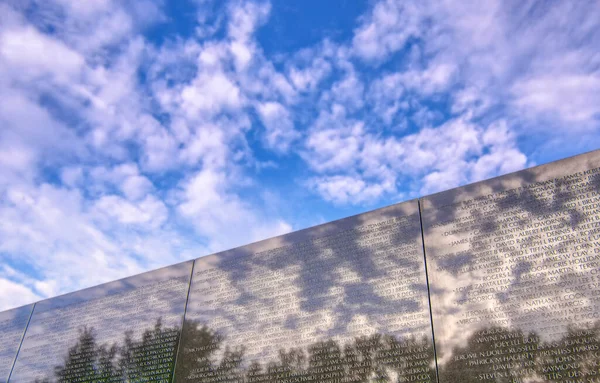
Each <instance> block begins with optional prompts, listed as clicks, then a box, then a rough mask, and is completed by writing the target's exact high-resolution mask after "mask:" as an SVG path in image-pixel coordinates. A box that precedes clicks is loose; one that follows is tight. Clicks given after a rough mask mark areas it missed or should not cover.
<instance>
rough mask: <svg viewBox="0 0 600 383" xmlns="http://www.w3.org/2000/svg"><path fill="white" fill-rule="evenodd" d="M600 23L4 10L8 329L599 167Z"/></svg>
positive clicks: (92, 0)
mask: <svg viewBox="0 0 600 383" xmlns="http://www.w3.org/2000/svg"><path fill="white" fill-rule="evenodd" d="M598 41H600V3H598V2H597V1H583V0H582V1H553V0H548V1H537V2H536V1H502V0H489V1H485V2H481V1H470V0H461V1H450V0H437V1H429V0H414V1H413V0H405V1H395V0H380V1H358V0H329V1H316V0H303V1H296V2H293V1H288V0H272V1H270V2H269V1H261V0H256V1H242V0H234V1H226V0H218V1H211V0H171V1H167V0H163V1H160V0H135V1H127V0H118V1H116V0H115V1H112V0H87V1H74V0H42V1H34V0H3V1H2V2H0V310H2V309H9V308H12V307H17V306H20V305H24V304H28V303H31V302H34V301H37V300H40V299H44V298H47V297H52V296H56V295H58V294H63V293H66V292H70V291H74V290H78V289H81V288H85V287H89V286H94V285H97V284H100V283H104V282H108V281H111V280H115V279H118V278H123V277H126V276H130V275H133V274H137V273H141V272H144V271H147V270H152V269H155V268H158V267H161V266H166V265H170V264H174V263H177V262H180V261H184V260H188V259H194V258H197V257H200V256H203V255H207V254H211V253H214V252H217V251H220V250H225V249H228V248H232V247H235V246H240V245H244V244H247V243H249V242H253V241H257V240H261V239H265V238H269V237H272V236H275V235H279V234H283V233H287V232H290V231H294V230H298V229H302V228H306V227H309V226H313V225H316V224H320V223H324V222H328V221H331V220H335V219H338V218H343V217H346V216H349V215H353V214H358V213H361V212H365V211H368V210H372V209H376V208H378V207H382V206H387V205H390V204H393V203H398V202H401V201H405V200H408V199H413V198H417V197H419V196H424V195H427V194H431V193H435V192H438V191H443V190H446V189H449V188H453V187H457V186H460V185H465V184H468V183H471V182H474V181H478V180H483V179H487V178H490V177H493V176H497V175H501V174H506V173H509V172H512V171H516V170H520V169H523V168H526V167H530V166H534V165H538V164H542V163H546V162H549V161H554V160H558V159H561V158H564V157H568V156H571V155H575V154H579V153H583V152H586V151H590V150H594V149H597V148H598V147H599V146H600V145H599V143H600V49H598Z"/></svg>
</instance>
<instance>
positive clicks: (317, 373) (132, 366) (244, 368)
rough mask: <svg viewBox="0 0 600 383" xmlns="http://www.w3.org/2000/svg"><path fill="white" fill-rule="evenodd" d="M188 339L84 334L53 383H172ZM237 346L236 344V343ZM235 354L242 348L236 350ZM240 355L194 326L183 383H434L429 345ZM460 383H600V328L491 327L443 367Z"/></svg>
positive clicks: (375, 339) (372, 341) (393, 341)
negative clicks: (553, 334) (559, 331)
mask: <svg viewBox="0 0 600 383" xmlns="http://www.w3.org/2000/svg"><path fill="white" fill-rule="evenodd" d="M178 340H179V331H178V330H177V329H176V328H167V327H163V326H162V324H161V322H160V321H158V322H157V323H156V325H155V326H154V328H152V329H149V330H146V331H144V332H143V335H142V336H141V337H140V338H139V339H138V338H134V337H133V333H132V332H128V333H126V334H124V337H123V341H122V342H121V343H120V344H112V345H107V344H99V342H98V341H97V340H96V335H95V332H94V330H93V329H90V328H83V329H82V330H81V332H80V335H79V339H78V342H77V343H76V344H75V345H73V346H72V347H71V348H70V349H69V350H68V352H67V354H66V356H65V358H64V363H63V364H61V365H60V366H57V367H55V369H54V373H53V376H52V378H48V379H45V380H43V381H38V383H50V382H60V383H66V382H106V383H108V382H113V383H115V382H132V383H133V382H135V383H141V382H149V381H161V382H170V381H171V377H172V375H173V366H174V364H175V353H176V350H175V349H176V347H177V344H178ZM228 341H230V342H232V343H228ZM232 344H233V345H232ZM247 351H248V350H247V348H246V347H244V346H243V345H236V344H235V339H225V338H224V337H223V336H221V335H220V334H219V333H217V332H215V331H213V330H211V329H209V328H208V327H206V326H201V325H200V324H199V323H197V322H193V321H188V322H186V323H185V326H184V330H183V333H182V344H181V345H180V348H179V355H178V356H177V369H176V371H175V377H176V381H177V383H192V382H194V383H208V382H211V383H214V382H224V383H284V382H285V383H291V382H347V383H352V382H355V383H359V382H361V383H362V382H364V383H366V382H369V383H372V382H390V383H391V382H423V383H424V382H433V381H435V371H434V369H433V366H432V364H433V363H432V345H431V342H430V341H429V340H427V339H416V338H410V339H397V338H395V337H393V336H390V335H382V334H374V335H371V336H361V337H357V338H355V339H354V340H353V341H352V342H350V343H347V344H340V343H339V342H336V341H334V340H331V339H329V340H324V341H317V342H315V343H313V344H312V345H310V346H308V347H307V348H305V349H302V348H292V349H290V350H280V351H279V357H278V358H277V359H276V360H273V361H268V362H265V361H257V360H249V358H248V355H247ZM440 375H441V379H442V381H444V382H450V383H458V382H461V383H471V382H481V381H491V382H497V383H504V382H507V383H508V382H524V381H528V382H563V383H564V382H574V381H582V382H586V383H587V382H600V379H599V378H600V322H599V323H596V324H595V325H594V326H591V327H587V328H585V329H582V328H580V329H578V328H574V327H572V328H570V329H569V330H568V332H567V333H565V334H564V335H563V336H562V337H561V338H560V339H559V340H556V341H552V342H542V341H540V338H539V336H538V335H537V334H535V333H529V334H525V333H523V332H522V331H521V330H511V329H506V328H502V327H490V328H486V329H482V330H479V331H477V332H476V333H474V334H473V335H472V336H471V337H470V338H469V339H468V340H467V342H466V345H465V346H464V347H457V348H455V349H454V350H453V352H452V355H451V356H450V357H449V361H448V362H447V363H445V364H444V365H443V366H440Z"/></svg>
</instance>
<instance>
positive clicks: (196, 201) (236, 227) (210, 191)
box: [177, 168, 291, 252]
mask: <svg viewBox="0 0 600 383" xmlns="http://www.w3.org/2000/svg"><path fill="white" fill-rule="evenodd" d="M230 184H231V181H230V180H228V179H227V178H226V176H225V174H224V173H223V172H221V171H218V170H216V169H210V168H205V169H203V170H201V171H199V172H197V173H196V174H194V175H192V176H191V177H189V178H188V179H187V180H185V181H184V182H182V184H181V185H180V187H181V190H180V192H179V195H178V197H177V199H178V200H179V204H178V206H177V211H178V213H179V214H180V215H181V216H183V217H185V218H186V219H187V220H188V221H189V222H190V223H191V224H192V225H193V227H194V228H195V230H196V231H197V232H198V234H200V235H201V236H203V237H205V238H207V239H208V240H209V248H210V249H211V251H213V252H214V251H220V250H225V249H227V248H230V247H235V246H239V245H242V244H245V243H249V242H254V241H257V240H260V239H265V238H266V237H270V236H275V235H279V234H284V233H287V232H289V231H291V226H290V225H289V224H288V223H286V222H285V221H283V220H277V219H272V218H270V217H261V215H260V213H259V212H257V211H256V210H254V209H253V208H252V207H251V206H249V205H247V204H245V203H244V202H243V201H242V200H241V199H240V198H239V197H238V196H237V195H236V194H235V193H232V192H231V191H230V190H229V187H228V185H230ZM267 218H269V219H267Z"/></svg>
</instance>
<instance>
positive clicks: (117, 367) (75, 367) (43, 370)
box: [10, 261, 193, 383]
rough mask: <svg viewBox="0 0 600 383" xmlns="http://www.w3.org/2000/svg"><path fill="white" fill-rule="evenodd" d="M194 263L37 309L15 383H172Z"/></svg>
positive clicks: (44, 303) (72, 295)
mask: <svg viewBox="0 0 600 383" xmlns="http://www.w3.org/2000/svg"><path fill="white" fill-rule="evenodd" d="M192 265H193V262H191V261H188V262H184V263H181V264H177V265H173V266H170V267H166V268H163V269H159V270H155V271H151V272H148V273H144V274H140V275H137V276H134V277H130V278H125V279H122V280H118V281H114V282H111V283H107V284H104V285H100V286H96V287H92V288H89V289H85V290H81V291H78V292H74V293H70V294H66V295H63V296H59V297H56V298H52V299H48V300H45V301H41V302H38V303H36V305H35V307H34V310H33V314H32V316H31V320H30V323H29V327H28V329H27V332H26V334H25V337H24V339H23V343H22V345H21V350H20V352H19V357H18V358H17V361H16V363H15V366H14V370H13V372H12V375H11V378H10V382H11V383H12V382H15V383H21V382H23V383H25V382H27V383H29V382H48V383H49V382H101V381H106V382H130V381H131V382H133V381H138V382H142V381H169V380H170V378H171V376H172V371H173V365H174V361H175V354H176V348H177V342H178V339H179V333H180V328H181V324H182V321H183V314H184V309H185V303H186V298H187V293H188V289H189V280H190V276H191V271H192Z"/></svg>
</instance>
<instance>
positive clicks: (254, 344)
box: [0, 151, 600, 383]
mask: <svg viewBox="0 0 600 383" xmlns="http://www.w3.org/2000/svg"><path fill="white" fill-rule="evenodd" d="M599 211H600V151H596V152H591V153H587V154H583V155H580V156H577V157H572V158H568V159H565V160H562V161H557V162H554V163H550V164H547V165H543V166H538V167H535V168H531V169H527V170H523V171H520V172H517V173H512V174H509V175H505V176H502V177H497V178H494V179H491V180H487V181H483V182H479V183H475V184H472V185H467V186H464V187H460V188H456V189H452V190H448V191H445V192H442V193H438V194H434V195H430V196H426V197H423V198H420V199H418V200H412V201H407V202H404V203H400V204H396V205H392V206H389V207H386V208H382V209H378V210H374V211H371V212H367V213H364V214H360V215H357V216H353V217H349V218H345V219H342V220H338V221H334V222H330V223H327V224H323V225H319V226H316V227H312V228H309V229H305V230H301V231H297V232H294V233H290V234H287V235H283V236H279V237H275V238H271V239H268V240H265V241H261V242H257V243H253V244H250V245H247V246H243V247H239V248H236V249H232V250H228V251H224V252H221V253H218V254H213V255H209V256H205V257H201V258H198V259H196V260H195V261H188V262H184V263H181V264H177V265H174V266H170V267H166V268H163V269H159V270H155V271H152V272H148V273H144V274H140V275H137V276H133V277H130V278H126V279H123V280H119V281H114V282H110V283H107V284H104V285H100V286H96V287H93V288H89V289H85V290H81V291H78V292H74V293H70V294H66V295H63V296H59V297H55V298H51V299H47V300H44V301H41V302H38V303H35V304H34V305H29V306H24V307H20V308H17V309H13V310H9V311H6V312H2V313H0V382H11V383H13V382H18V383H21V382H23V383H25V382H32V383H37V382H39V383H42V382H48V383H50V382H172V381H173V382H177V383H192V382H203V383H208V382H236V383H259V382H263V383H267V382H269V383H271V382H282V383H283V382H288V383H292V382H330V383H334V382H335V383H342V382H423V383H425V382H442V383H444V382H447V383H457V382H507V383H508V382H523V383H524V382H531V383H533V382H565V383H566V382H578V383H600V212H599Z"/></svg>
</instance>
